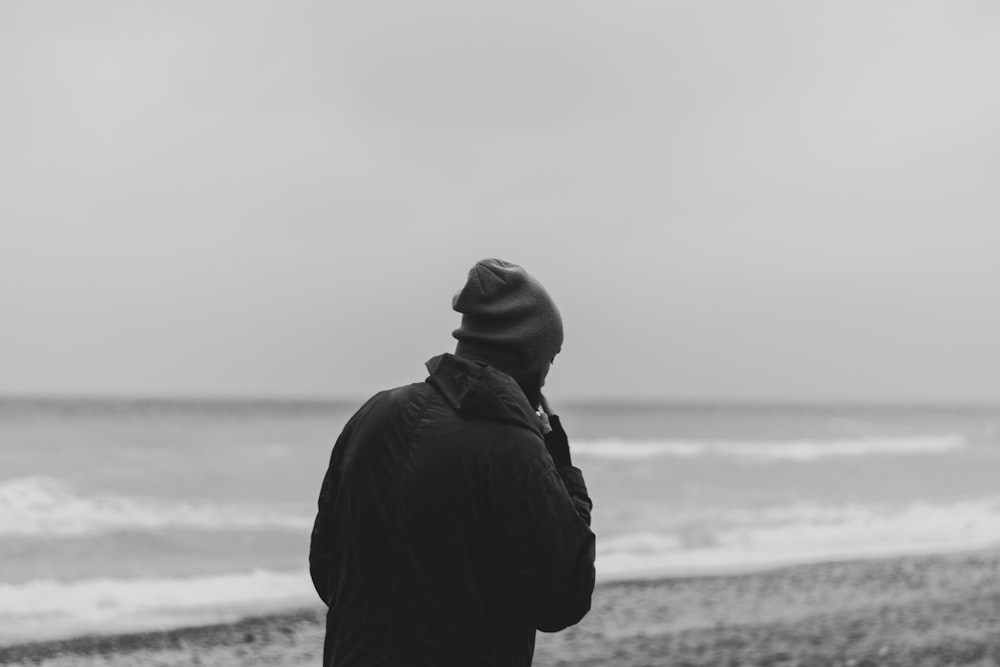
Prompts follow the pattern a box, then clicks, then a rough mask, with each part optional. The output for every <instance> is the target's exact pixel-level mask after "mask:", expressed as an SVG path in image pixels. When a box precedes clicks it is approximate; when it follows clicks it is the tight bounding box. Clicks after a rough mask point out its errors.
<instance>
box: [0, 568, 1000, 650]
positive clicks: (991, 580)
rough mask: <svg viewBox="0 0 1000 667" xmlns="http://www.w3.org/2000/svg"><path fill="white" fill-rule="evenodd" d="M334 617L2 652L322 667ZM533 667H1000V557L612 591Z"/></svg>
mask: <svg viewBox="0 0 1000 667" xmlns="http://www.w3.org/2000/svg"><path fill="white" fill-rule="evenodd" d="M322 639H323V610H322V609H320V608H308V609H300V610H296V611H290V612H282V613H280V614H274V615H268V616H258V617H253V618H247V619H244V620H241V621H238V622H236V623H231V624H221V625H212V626H203V627H191V628H181V629H175V630H169V631H161V632H143V633H133V634H125V635H116V636H98V635H91V636H86V637H78V638H72V639H65V640H58V641H47V642H35V643H26V644H17V645H9V646H4V647H0V664H5V665H43V666H45V667H63V666H65V667H69V666H71V665H72V666H80V667H110V666H116V667H118V666H120V667H124V666H126V665H130V666H144V665H149V666H152V665H156V666H158V667H165V666H174V665H177V666H179V665H205V666H214V667H224V666H225V667H228V666H233V667H236V666H237V665H284V666H287V667H306V666H318V665H320V662H321V655H322ZM534 665H536V666H538V667H555V666H557V665H564V666H570V665H580V666H595V667H596V666H605V665H606V666H617V667H640V666H644V667H645V666H654V665H657V666H658V665H672V666H673V665H685V666H688V667H694V666H702V665H704V666H706V667H707V666H709V665H713V666H715V665H734V666H735V665H748V666H749V665H761V666H763V665H770V666H777V665H789V666H791V665H810V666H811V665H817V666H822V665H841V666H844V667H862V666H869V667H874V666H885V667H889V666H899V667H924V666H926V667H945V666H949V665H975V666H977V667H987V666H990V665H1000V550H985V551H976V552H968V553H963V554H950V555H936V556H908V557H897V558H884V559H871V560H856V561H849V562H837V563H818V564H808V565H797V566H791V567H784V568H779V569H773V570H767V571H759V572H753V573H745V574H738V575H726V576H703V577H680V578H661V579H652V580H637V581H627V582H615V583H607V584H600V585H598V587H597V588H596V590H595V592H594V599H593V608H592V610H591V612H590V614H589V615H588V616H587V617H586V618H585V619H584V621H583V622H582V623H580V624H579V625H577V626H575V627H572V628H569V629H567V630H565V631H563V632H560V633H557V634H551V635H549V634H542V633H539V634H538V641H537V645H536V650H535V661H534Z"/></svg>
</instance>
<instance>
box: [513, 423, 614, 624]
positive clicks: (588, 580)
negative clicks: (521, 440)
mask: <svg viewBox="0 0 1000 667" xmlns="http://www.w3.org/2000/svg"><path fill="white" fill-rule="evenodd" d="M519 449H521V450H522V454H521V456H519V457H517V458H518V459H520V463H519V467H520V470H519V471H518V472H516V473H515V474H516V475H517V477H518V478H519V483H514V484H511V485H510V486H509V488H510V489H511V495H510V496H509V504H508V512H507V515H506V516H505V517H504V523H505V525H506V530H505V542H506V546H507V549H506V552H507V557H508V558H509V563H510V565H511V568H512V570H511V571H512V575H513V582H512V583H513V586H514V587H515V589H516V594H517V595H518V597H519V598H520V600H521V603H522V604H523V605H524V606H525V609H526V612H527V614H528V618H529V619H530V621H531V623H532V624H533V625H534V626H535V628H537V629H538V630H541V631H543V632H558V631H559V630H562V629H564V628H566V627H569V626H570V625H574V624H576V623H578V622H580V620H581V619H582V618H583V617H584V616H585V615H586V614H587V612H588V611H590V603H591V596H592V594H593V590H594V574H595V572H594V558H595V538H594V533H593V532H592V531H591V530H590V511H591V509H592V507H593V504H592V502H591V500H590V497H589V496H588V495H587V487H586V484H585V483H584V480H583V474H582V473H581V472H580V470H579V469H578V468H575V467H573V466H572V465H562V466H558V467H557V466H556V465H555V464H554V463H553V461H552V457H551V456H550V454H549V453H548V452H547V451H546V450H545V448H544V447H543V445H542V442H541V441H540V439H538V440H536V441H534V442H532V443H525V446H523V447H519Z"/></svg>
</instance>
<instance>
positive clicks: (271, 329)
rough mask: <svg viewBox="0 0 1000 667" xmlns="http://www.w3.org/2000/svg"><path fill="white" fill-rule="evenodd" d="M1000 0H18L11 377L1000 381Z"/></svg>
mask: <svg viewBox="0 0 1000 667" xmlns="http://www.w3.org/2000/svg"><path fill="white" fill-rule="evenodd" d="M997 118H1000V4H997V3H995V2H992V1H991V0H984V1H982V2H970V1H962V0H957V1H948V2H945V1H944V0H941V1H939V2H924V1H922V0H918V1H910V0H897V1H894V2H890V1H880V0H874V1H870V0H866V1H865V2H858V1H850V0H848V1H841V2H836V3H834V2H798V1H793V0H786V1H784V2H776V1H773V0H760V1H756V2H737V1H735V0H730V1H728V2H720V1H716V0H698V1H693V0H692V1H689V2H662V1H659V2H594V1H593V0H573V1H564V2H550V1H544V0H543V1H537V0H536V1H533V2H523V1H520V0H518V1H515V2H503V3H469V2H457V1H456V2H440V1H439V0H431V1H429V2H420V3H413V2H403V1H399V2H342V3H327V2H306V1H294V2H287V1H281V2H279V1H277V0H275V1H272V2H264V1H261V0H238V1H230V2H226V1H221V0H220V1H217V2H212V3H204V2H195V1H192V0H179V1H172V2H169V3H167V2H163V3H136V2H132V1H130V0H128V1H126V0H122V1H118V2H112V1H108V0H95V1H93V2H87V3H79V2H73V1H70V0H66V1H61V2H60V1H54V0H53V1H48V0H42V1H38V2H35V1H29V0H23V1H14V2H5V3H3V4H2V5H0V305H2V313H0V394H31V395H37V394H69V395H110V396H137V395H143V396H147V395H152V396H161V395H168V396H255V397H256V396H274V397H299V396H302V397H343V398H355V397H365V396H367V395H370V394H371V393H373V392H375V391H378V390H380V389H383V388H385V387H388V386H394V385H397V384H402V383H406V382H413V381H420V380H422V379H423V377H424V376H425V375H426V373H425V370H424V368H423V363H424V361H426V360H427V359H428V358H430V357H431V356H434V355H436V354H439V353H441V352H446V351H451V350H452V349H453V346H454V340H453V339H452V338H451V335H450V334H451V331H452V329H454V328H455V327H456V326H458V323H459V316H458V314H457V313H455V312H454V311H452V310H451V298H452V295H453V294H454V293H455V292H456V291H457V290H458V289H459V288H460V287H461V286H462V284H463V283H464V281H465V276H466V274H467V272H468V270H469V268H470V267H471V266H472V265H473V264H474V263H475V262H476V261H477V260H479V259H482V258H485V257H499V258H502V259H506V260H508V261H513V262H516V263H518V264H521V265H523V266H524V267H525V268H526V269H527V270H528V271H529V272H530V273H532V274H533V275H535V276H536V277H537V278H538V279H539V280H540V281H541V282H542V283H543V284H544V285H545V286H546V287H547V288H548V290H549V291H550V292H551V294H552V295H553V297H554V299H555V300H556V302H557V303H558V304H559V307H560V309H561V311H562V315H563V319H564V323H565V330H566V342H565V344H564V346H563V352H562V354H560V355H559V357H558V358H557V359H556V363H555V366H554V367H553V370H552V373H551V374H550V376H549V380H548V385H547V387H546V389H547V394H548V395H549V397H550V399H551V400H552V401H553V403H555V402H556V401H557V400H559V399H560V398H566V399H587V400H615V401H622V400H635V399H641V400H651V401H659V400H667V401H723V400H726V401H728V400H736V401H791V402H798V401H802V402H816V401H848V402H867V401H877V402H923V401H928V402H948V403H953V402H966V401H973V402H991V403H992V402H1000V352H998V350H1000V343H998V341H1000V312H998V304H1000V298H998V297H1000V293H998V292H1000V261H998V260H997V258H998V256H1000V187H998V182H1000V123H998V122H997V120H996V119H997Z"/></svg>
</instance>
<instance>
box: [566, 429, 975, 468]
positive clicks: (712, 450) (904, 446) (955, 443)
mask: <svg viewBox="0 0 1000 667" xmlns="http://www.w3.org/2000/svg"><path fill="white" fill-rule="evenodd" d="M571 447H572V449H573V453H574V454H579V455H580V456H584V457H594V458H604V459H628V460H634V459H648V458H655V457H674V458H685V459H693V458H699V457H718V458H724V459H734V460H740V461H744V462H754V461H757V462H763V463H766V462H775V461H799V462H810V461H817V460H821V459H829V458H844V457H863V456H887V455H896V456H899V455H910V454H940V453H946V452H953V451H956V450H960V449H964V448H965V447H966V440H965V438H964V437H962V436H960V435H940V436H919V437H916V436H915V437H868V438H850V439H831V440H787V441H777V440H775V441H752V440H748V441H736V440H720V441H711V440H622V439H616V438H608V439H601V440H580V441H576V440H574V441H573V442H572V443H571Z"/></svg>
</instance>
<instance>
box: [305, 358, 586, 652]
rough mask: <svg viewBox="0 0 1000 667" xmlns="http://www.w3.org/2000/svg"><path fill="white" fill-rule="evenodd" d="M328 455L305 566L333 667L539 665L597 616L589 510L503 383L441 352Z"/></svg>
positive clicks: (520, 398) (581, 490) (360, 418)
mask: <svg viewBox="0 0 1000 667" xmlns="http://www.w3.org/2000/svg"><path fill="white" fill-rule="evenodd" d="M427 368H428V370H429V371H430V377H428V378H427V380H426V381H425V382H423V383H418V384H412V385H408V386H404V387H398V388H396V389H391V390H388V391H385V392H381V393H379V394H377V395H375V396H374V397H373V398H371V399H370V400H369V401H368V402H367V403H366V404H365V405H364V406H362V408H361V409H360V410H359V411H358V412H357V413H356V414H355V415H354V416H353V417H352V418H351V419H350V421H348V423H347V424H346V426H345V427H344V430H343V432H342V433H341V435H340V438H339V439H338V440H337V443H336V445H335V446H334V448H333V454H332V456H331V457H330V466H329V469H328V470H327V473H326V477H325V478H324V480H323V486H322V490H321V491H320V497H319V513H318V514H317V516H316V522H315V525H314V528H313V532H312V541H311V545H310V552H309V566H310V572H311V574H312V579H313V583H314V585H315V586H316V591H317V592H318V593H319V595H320V597H321V598H322V599H323V601H324V602H326V603H327V605H328V606H329V611H328V613H327V624H326V643H325V645H324V658H323V664H324V665H336V666H337V667H355V666H361V667H367V666H369V665H393V666H396V665H406V666H409V665H420V666H425V665H426V666H428V667H430V666H434V667H440V666H442V665H462V666H463V667H469V666H474V665H504V666H507V665H530V664H531V659H532V654H533V652H534V645H535V630H536V629H539V630H543V631H546V632H555V631H557V630H561V629H563V628H565V627H567V626H569V625H573V624H574V623H577V622H578V621H579V620H580V619H581V618H583V616H584V615H585V614H586V613H587V611H589V609H590V598H591V593H592V592H593V587H594V534H593V533H592V532H591V530H590V510H591V502H590V498H588V496H587V489H586V486H585V485H584V482H583V476H582V475H581V473H580V471H579V470H578V469H576V468H574V467H572V466H563V467H559V468H558V469H557V468H556V466H555V465H554V463H553V461H552V458H551V456H550V455H549V453H548V452H547V451H546V448H545V446H544V441H543V437H542V434H541V429H540V426H539V420H538V417H537V415H536V414H535V412H534V410H533V409H532V407H531V406H530V405H529V404H528V401H527V399H526V398H525V397H524V393H523V392H522V391H521V389H520V387H518V385H517V383H516V382H515V381H514V380H513V379H512V378H511V377H510V376H508V375H506V374H504V373H501V372H500V371H498V370H496V369H494V368H492V367H490V366H486V365H484V364H480V363H477V362H471V361H467V360H465V359H462V358H459V357H455V356H453V355H451V354H445V355H441V356H438V357H435V358H433V359H431V360H430V361H429V362H427Z"/></svg>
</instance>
